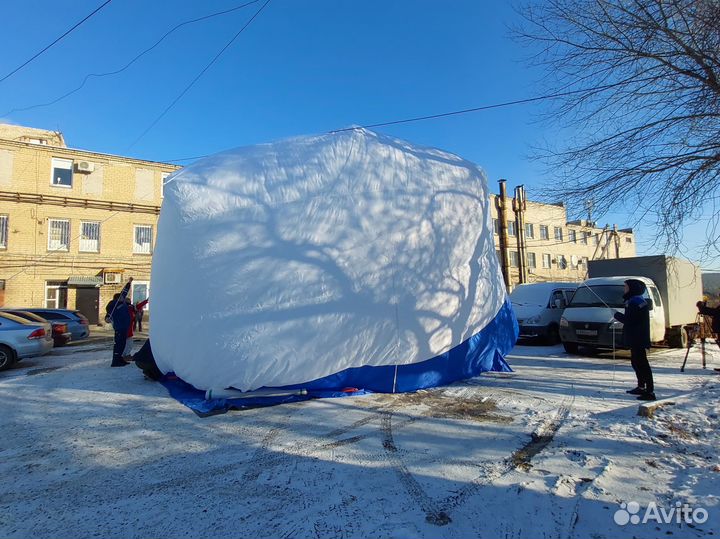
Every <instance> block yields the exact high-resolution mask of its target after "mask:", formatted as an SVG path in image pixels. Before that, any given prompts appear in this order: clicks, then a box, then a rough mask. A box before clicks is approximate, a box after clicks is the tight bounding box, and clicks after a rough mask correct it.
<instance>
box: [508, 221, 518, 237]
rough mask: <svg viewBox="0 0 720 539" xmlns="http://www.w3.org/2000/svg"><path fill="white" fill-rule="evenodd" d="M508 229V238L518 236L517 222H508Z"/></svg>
mask: <svg viewBox="0 0 720 539" xmlns="http://www.w3.org/2000/svg"><path fill="white" fill-rule="evenodd" d="M507 229H508V236H517V228H516V227H515V221H508V224H507Z"/></svg>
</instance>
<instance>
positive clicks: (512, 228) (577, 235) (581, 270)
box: [490, 181, 636, 288]
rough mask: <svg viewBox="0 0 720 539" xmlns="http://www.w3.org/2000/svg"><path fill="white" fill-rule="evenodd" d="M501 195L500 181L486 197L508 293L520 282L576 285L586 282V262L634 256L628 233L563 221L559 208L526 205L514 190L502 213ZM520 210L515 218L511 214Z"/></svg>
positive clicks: (631, 236)
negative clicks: (578, 282) (574, 283)
mask: <svg viewBox="0 0 720 539" xmlns="http://www.w3.org/2000/svg"><path fill="white" fill-rule="evenodd" d="M504 190H505V186H504V183H503V181H501V185H500V194H499V195H491V197H490V198H491V207H492V208H493V228H494V233H495V248H496V250H497V255H498V259H499V260H500V263H501V265H503V266H504V268H503V273H506V274H507V280H506V282H508V285H509V288H512V286H513V285H515V284H518V283H521V282H527V283H533V282H543V281H582V280H584V279H585V278H586V277H587V269H588V264H587V263H588V260H595V259H603V258H625V257H631V256H635V255H636V250H635V234H634V233H633V231H632V229H630V228H626V229H618V228H617V226H612V227H610V226H607V227H604V228H599V227H598V226H596V224H595V223H594V222H592V221H589V220H578V221H568V220H567V209H566V208H565V206H564V205H563V204H562V203H558V204H543V203H540V202H531V201H527V200H524V193H518V190H517V189H516V193H515V197H513V198H510V197H506V198H505V211H504V212H503V210H502V208H501V205H502V204H501V200H502V195H503V192H504ZM522 201H524V204H523V203H522ZM521 206H522V217H521V218H520V216H519V211H517V210H519V209H520V207H521ZM503 213H504V214H505V215H504V219H503V215H502V214H503ZM503 221H504V223H505V226H504V230H503ZM504 237H505V238H506V240H505V245H504V246H503V238H504ZM503 255H504V257H503ZM503 258H504V260H503ZM503 262H504V264H503ZM523 270H524V277H523V278H521V274H522V273H523Z"/></svg>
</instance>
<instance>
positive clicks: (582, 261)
mask: <svg viewBox="0 0 720 539" xmlns="http://www.w3.org/2000/svg"><path fill="white" fill-rule="evenodd" d="M580 263H581V264H582V265H583V266H585V267H586V268H587V267H588V257H586V256H584V257H582V260H580Z"/></svg>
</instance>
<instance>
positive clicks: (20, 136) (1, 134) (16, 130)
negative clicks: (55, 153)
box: [0, 123, 67, 148]
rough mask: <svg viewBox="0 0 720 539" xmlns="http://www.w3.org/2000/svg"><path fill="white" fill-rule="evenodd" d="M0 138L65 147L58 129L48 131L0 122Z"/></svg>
mask: <svg viewBox="0 0 720 539" xmlns="http://www.w3.org/2000/svg"><path fill="white" fill-rule="evenodd" d="M0 139H4V140H14V141H16V142H27V143H29V144H39V145H41V146H56V147H60V148H67V146H66V145H65V138H64V137H63V134H62V133H61V132H60V131H48V130H46V129H37V128H35V127H24V126H22V125H13V124H2V123H0Z"/></svg>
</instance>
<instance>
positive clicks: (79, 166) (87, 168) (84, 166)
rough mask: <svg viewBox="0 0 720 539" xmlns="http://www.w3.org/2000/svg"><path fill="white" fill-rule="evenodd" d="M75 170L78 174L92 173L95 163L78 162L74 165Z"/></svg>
mask: <svg viewBox="0 0 720 539" xmlns="http://www.w3.org/2000/svg"><path fill="white" fill-rule="evenodd" d="M75 169H76V170H77V171H78V172H92V171H93V170H95V163H90V162H89V161H78V162H77V163H76V164H75Z"/></svg>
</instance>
